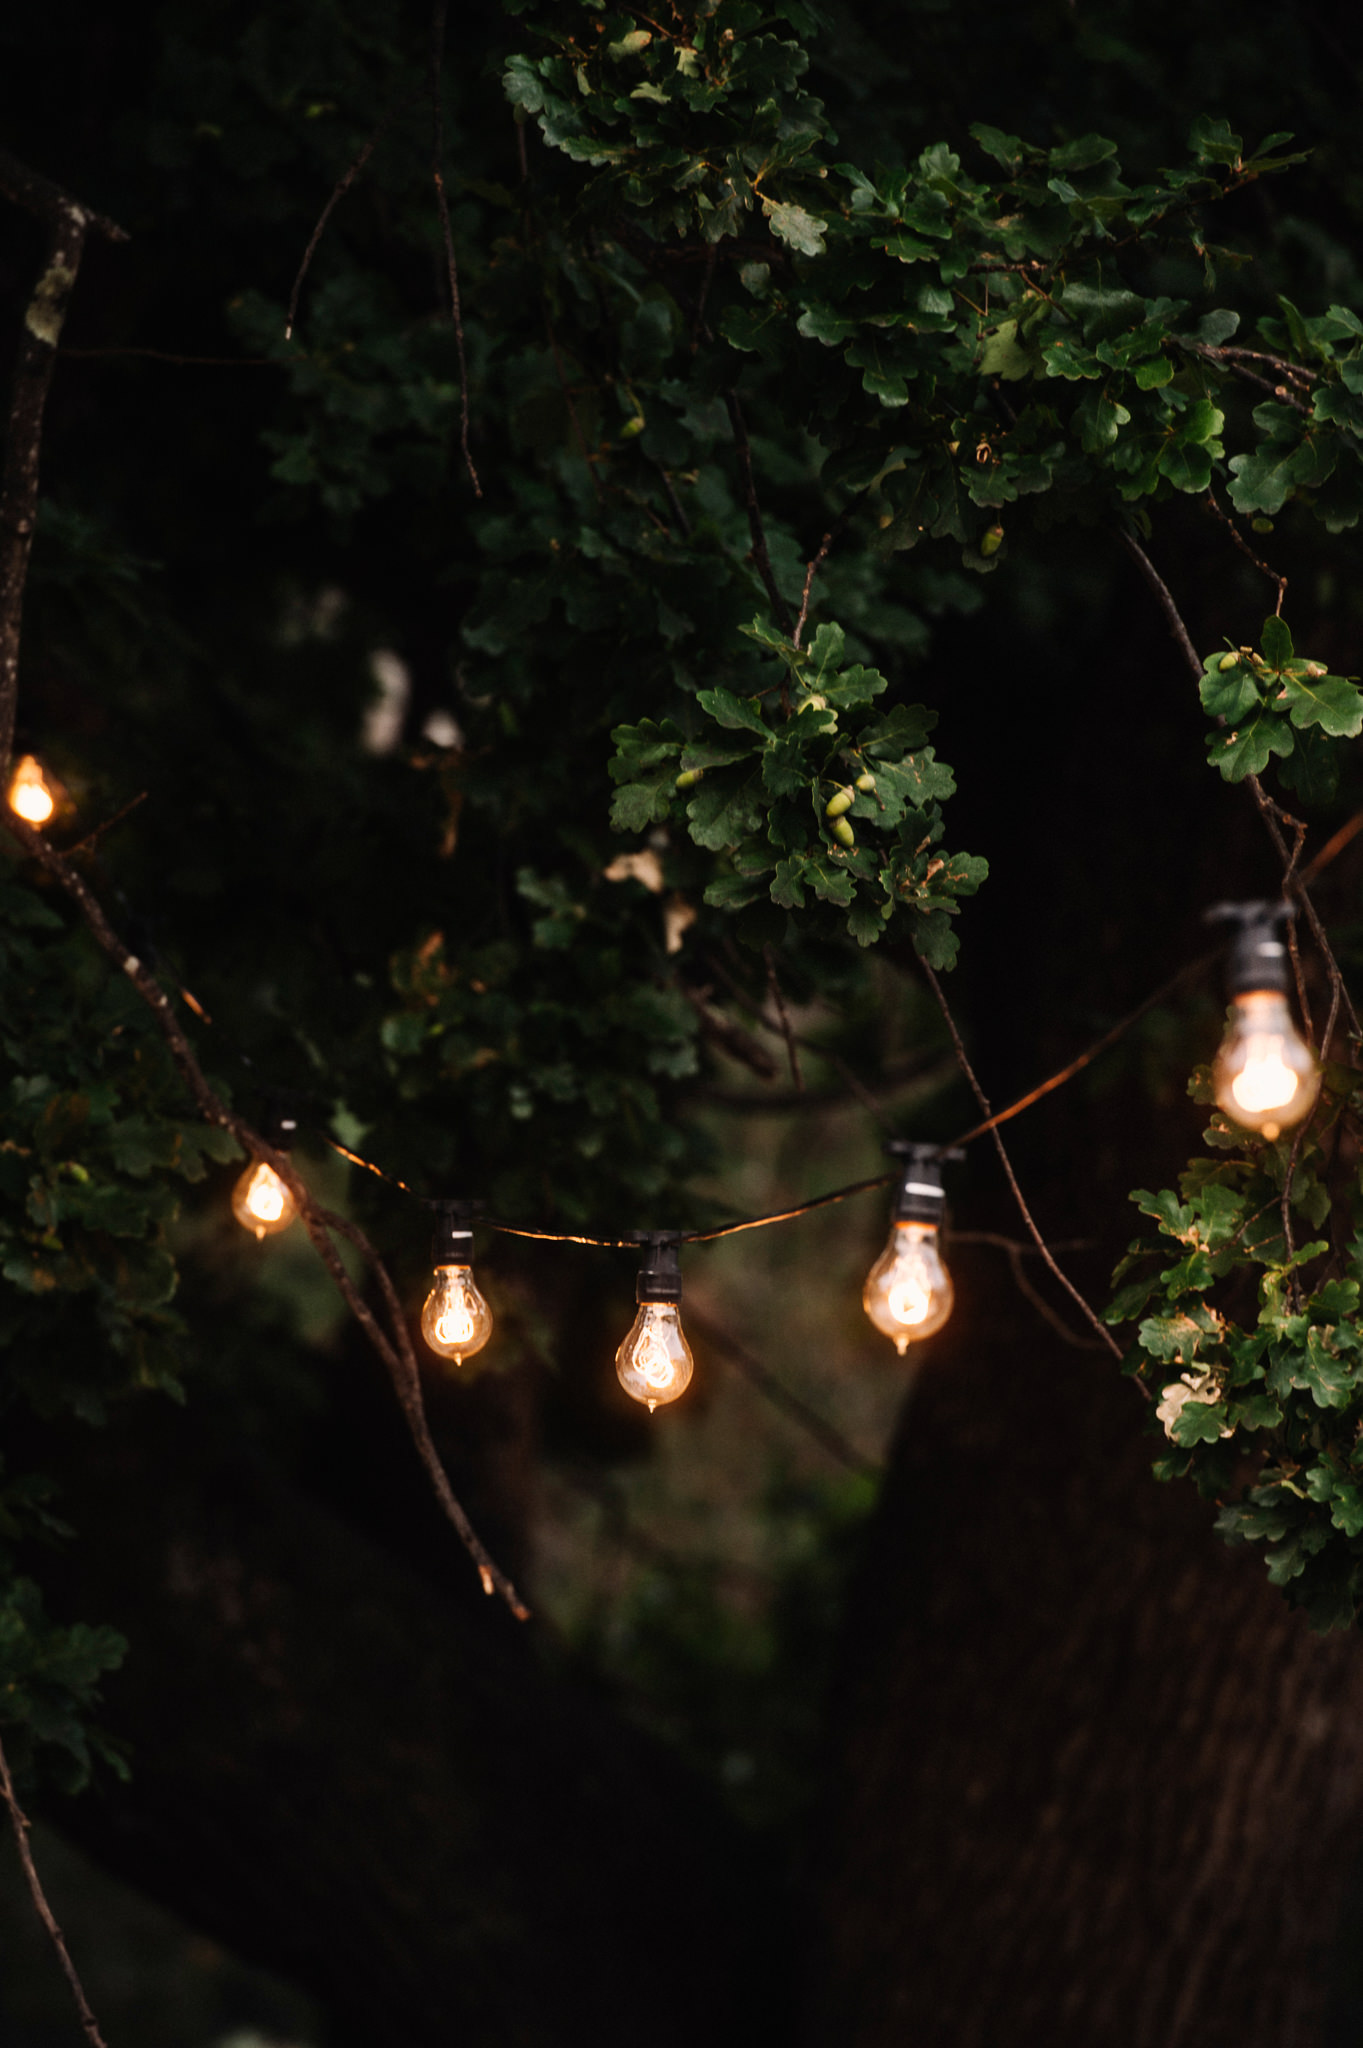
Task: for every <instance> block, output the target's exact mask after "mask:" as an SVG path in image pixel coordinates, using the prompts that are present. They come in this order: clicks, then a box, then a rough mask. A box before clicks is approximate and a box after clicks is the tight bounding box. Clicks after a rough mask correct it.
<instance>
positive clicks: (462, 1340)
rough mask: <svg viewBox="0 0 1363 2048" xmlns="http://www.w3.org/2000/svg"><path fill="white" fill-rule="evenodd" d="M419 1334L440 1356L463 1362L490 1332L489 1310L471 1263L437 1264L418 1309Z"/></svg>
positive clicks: (457, 1363)
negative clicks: (419, 1317) (430, 1287)
mask: <svg viewBox="0 0 1363 2048" xmlns="http://www.w3.org/2000/svg"><path fill="white" fill-rule="evenodd" d="M421 1334H422V1336H423V1337H424V1338H425V1339H426V1342H427V1343H428V1344H429V1345H430V1347H431V1349H432V1351H434V1352H435V1354H436V1356H437V1357H439V1358H452V1359H453V1360H454V1362H455V1364H456V1365H462V1364H463V1363H464V1360H465V1359H466V1358H472V1356H473V1354H474V1352H475V1351H481V1350H482V1348H483V1346H484V1345H485V1344H486V1343H487V1340H488V1338H489V1337H490V1336H491V1335H492V1310H491V1309H490V1308H489V1307H488V1305H487V1303H486V1302H485V1301H484V1299H483V1297H482V1295H481V1294H480V1293H479V1292H478V1288H477V1284H476V1283H475V1281H474V1278H473V1269H472V1267H471V1266H437V1267H436V1272H435V1285H434V1287H433V1288H432V1289H431V1291H430V1293H429V1294H428V1295H427V1297H426V1306H425V1307H424V1308H423V1309H422V1311H421Z"/></svg>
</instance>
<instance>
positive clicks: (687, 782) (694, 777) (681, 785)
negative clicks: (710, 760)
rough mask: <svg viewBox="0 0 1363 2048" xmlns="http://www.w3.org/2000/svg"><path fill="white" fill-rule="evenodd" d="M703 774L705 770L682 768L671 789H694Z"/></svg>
mask: <svg viewBox="0 0 1363 2048" xmlns="http://www.w3.org/2000/svg"><path fill="white" fill-rule="evenodd" d="M704 773H705V770H704V769H703V768H684V769H683V770H682V772H681V774H680V775H679V776H678V777H677V779H676V781H675V782H674V783H673V785H672V787H673V788H674V789H694V788H695V786H696V784H697V783H698V782H699V781H700V779H701V777H702V776H703V775H704Z"/></svg>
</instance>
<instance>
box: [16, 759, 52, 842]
mask: <svg viewBox="0 0 1363 2048" xmlns="http://www.w3.org/2000/svg"><path fill="white" fill-rule="evenodd" d="M9 807H10V809H11V810H12V811H13V812H14V814H15V816H16V817H18V818H23V819H24V820H25V821H26V822H27V823H28V824H30V825H45V824H46V823H47V821H48V819H49V818H50V817H51V816H52V814H53V812H54V811H55V810H56V808H57V799H56V796H55V794H54V793H53V790H52V785H51V784H50V783H49V781H48V779H47V777H46V776H45V775H44V774H43V771H42V769H41V768H40V767H39V765H38V763H37V762H36V761H35V760H34V758H33V756H32V754H25V755H23V756H22V758H21V759H20V760H19V761H17V762H16V763H15V767H14V773H13V775H12V776H11V777H10V784H9Z"/></svg>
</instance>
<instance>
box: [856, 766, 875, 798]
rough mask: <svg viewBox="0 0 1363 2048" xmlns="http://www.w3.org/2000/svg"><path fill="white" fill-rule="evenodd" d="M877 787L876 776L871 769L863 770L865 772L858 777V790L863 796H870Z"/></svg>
mask: <svg viewBox="0 0 1363 2048" xmlns="http://www.w3.org/2000/svg"><path fill="white" fill-rule="evenodd" d="M875 786H876V779H875V776H874V775H872V773H871V771H870V769H869V768H867V769H865V770H863V772H862V773H861V774H860V775H859V776H858V777H857V788H858V789H859V790H860V791H861V793H862V795H863V796H870V794H871V792H872V790H873V789H874V788H875Z"/></svg>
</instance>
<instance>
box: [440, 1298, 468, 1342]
mask: <svg viewBox="0 0 1363 2048" xmlns="http://www.w3.org/2000/svg"><path fill="white" fill-rule="evenodd" d="M435 1334H436V1336H437V1337H438V1338H439V1340H440V1342H441V1343H442V1344H448V1345H449V1346H450V1349H451V1350H453V1349H454V1347H455V1345H456V1344H467V1343H468V1341H469V1339H470V1338H471V1337H472V1335H473V1315H472V1312H471V1310H470V1308H469V1305H468V1303H467V1302H466V1301H456V1302H451V1304H450V1305H449V1307H448V1308H446V1309H443V1310H442V1311H441V1313H440V1314H439V1315H438V1316H437V1317H436V1319H435Z"/></svg>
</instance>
